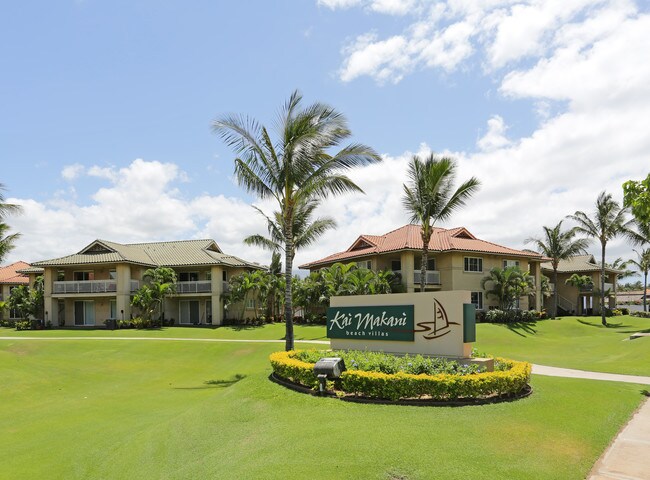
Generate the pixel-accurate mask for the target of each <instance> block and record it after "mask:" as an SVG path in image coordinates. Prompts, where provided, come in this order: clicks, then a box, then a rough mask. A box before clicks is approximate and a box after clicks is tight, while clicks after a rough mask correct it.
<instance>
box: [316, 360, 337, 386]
mask: <svg viewBox="0 0 650 480" xmlns="http://www.w3.org/2000/svg"><path fill="white" fill-rule="evenodd" d="M344 371H345V362H344V361H343V359H342V358H339V357H330V358H321V359H320V360H319V361H317V362H316V365H314V373H315V374H316V376H319V375H326V376H327V378H328V379H329V380H332V379H334V378H339V377H340V376H341V373H343V372H344Z"/></svg>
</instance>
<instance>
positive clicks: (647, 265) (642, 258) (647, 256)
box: [628, 248, 650, 312]
mask: <svg viewBox="0 0 650 480" xmlns="http://www.w3.org/2000/svg"><path fill="white" fill-rule="evenodd" d="M634 253H636V255H637V258H636V260H629V262H628V263H631V264H632V265H634V266H636V267H637V268H638V269H639V271H640V272H641V273H643V311H644V312H647V311H648V302H647V297H648V295H647V294H646V291H647V289H648V272H649V271H650V248H646V249H643V250H641V251H640V252H639V251H637V250H634Z"/></svg>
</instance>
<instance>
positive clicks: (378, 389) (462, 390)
mask: <svg viewBox="0 0 650 480" xmlns="http://www.w3.org/2000/svg"><path fill="white" fill-rule="evenodd" d="M331 356H336V357H341V358H343V360H344V362H345V364H346V366H347V367H348V368H349V370H346V371H344V372H343V373H342V374H341V376H340V378H337V379H335V380H333V381H328V383H327V386H328V390H330V391H331V392H334V393H335V394H336V395H337V396H339V397H342V398H359V397H361V398H368V399H377V400H392V401H404V400H406V401H411V400H429V401H435V402H441V401H447V402H458V401H461V402H462V401H470V402H475V401H491V400H499V399H508V398H514V397H517V396H522V395H525V394H527V393H529V392H530V387H529V385H528V383H529V381H530V371H531V365H530V364H529V363H527V362H518V361H514V360H507V359H504V358H495V359H494V360H495V361H494V364H495V370H494V371H492V372H487V371H481V367H479V366H478V365H473V364H470V365H462V364H460V363H457V362H455V361H451V360H445V359H440V358H428V357H423V356H421V355H416V356H408V355H406V356H403V357H402V356H394V355H390V354H383V353H376V352H361V351H335V352H331V351H330V352H326V351H319V350H302V351H301V350H295V351H290V352H275V353H273V354H271V356H270V361H271V366H272V367H273V375H274V377H275V378H276V379H277V380H280V381H284V382H292V383H293V384H297V385H301V386H304V387H307V388H311V389H314V390H318V378H317V376H316V374H315V373H314V365H315V363H316V362H317V361H318V360H319V359H320V358H322V357H331Z"/></svg>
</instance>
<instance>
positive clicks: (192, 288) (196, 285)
mask: <svg viewBox="0 0 650 480" xmlns="http://www.w3.org/2000/svg"><path fill="white" fill-rule="evenodd" d="M210 292H212V281H211V280H198V281H195V282H177V283H176V293H178V294H185V293H210Z"/></svg>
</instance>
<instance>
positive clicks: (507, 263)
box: [503, 260, 519, 268]
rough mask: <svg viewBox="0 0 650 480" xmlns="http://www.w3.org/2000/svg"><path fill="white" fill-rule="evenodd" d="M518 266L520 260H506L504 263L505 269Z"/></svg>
mask: <svg viewBox="0 0 650 480" xmlns="http://www.w3.org/2000/svg"><path fill="white" fill-rule="evenodd" d="M518 266H519V260H504V261H503V268H508V267H518Z"/></svg>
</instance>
